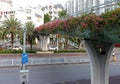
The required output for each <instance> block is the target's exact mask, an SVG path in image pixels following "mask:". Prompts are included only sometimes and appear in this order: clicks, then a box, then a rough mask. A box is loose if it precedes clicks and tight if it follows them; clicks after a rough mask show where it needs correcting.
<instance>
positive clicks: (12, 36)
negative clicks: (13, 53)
mask: <svg viewBox="0 0 120 84" xmlns="http://www.w3.org/2000/svg"><path fill="white" fill-rule="evenodd" d="M13 44H14V35H13V33H12V32H11V47H12V49H13Z"/></svg>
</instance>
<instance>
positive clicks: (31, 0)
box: [12, 0, 68, 7]
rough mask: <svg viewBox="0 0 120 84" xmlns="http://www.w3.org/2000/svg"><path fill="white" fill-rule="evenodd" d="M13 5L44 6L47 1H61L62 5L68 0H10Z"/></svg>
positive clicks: (55, 2) (54, 2)
mask: <svg viewBox="0 0 120 84" xmlns="http://www.w3.org/2000/svg"><path fill="white" fill-rule="evenodd" d="M12 1H13V6H14V7H26V6H32V7H35V6H37V5H41V6H46V5H47V4H48V3H50V2H52V3H53V4H57V3H61V4H62V5H63V7H64V5H65V2H66V1H68V0H12Z"/></svg>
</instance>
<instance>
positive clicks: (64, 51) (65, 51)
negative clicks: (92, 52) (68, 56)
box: [54, 49, 86, 53]
mask: <svg viewBox="0 0 120 84" xmlns="http://www.w3.org/2000/svg"><path fill="white" fill-rule="evenodd" d="M85 52H86V50H82V49H81V50H58V51H57V50H55V51H54V53H85Z"/></svg>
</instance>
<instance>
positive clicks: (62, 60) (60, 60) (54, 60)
mask: <svg viewBox="0 0 120 84" xmlns="http://www.w3.org/2000/svg"><path fill="white" fill-rule="evenodd" d="M86 62H90V60H89V58H88V57H82V58H80V57H76V58H75V57H74V58H69V57H50V58H29V61H28V64H27V65H44V64H67V63H86ZM20 65H21V59H2V60H0V67H3V66H4V67H5V66H20Z"/></svg>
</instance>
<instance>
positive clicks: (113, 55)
mask: <svg viewBox="0 0 120 84" xmlns="http://www.w3.org/2000/svg"><path fill="white" fill-rule="evenodd" d="M112 61H113V62H116V61H117V58H116V53H115V52H114V51H113V53H112Z"/></svg>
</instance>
